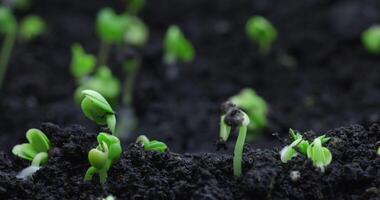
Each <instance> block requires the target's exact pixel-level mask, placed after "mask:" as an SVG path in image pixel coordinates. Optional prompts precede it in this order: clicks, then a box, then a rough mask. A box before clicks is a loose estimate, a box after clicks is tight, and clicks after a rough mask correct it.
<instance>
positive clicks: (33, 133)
mask: <svg viewBox="0 0 380 200" xmlns="http://www.w3.org/2000/svg"><path fill="white" fill-rule="evenodd" d="M26 139H27V140H28V142H29V143H24V144H19V145H16V146H14V147H13V149H12V153H13V154H14V155H16V156H18V157H20V158H22V159H25V160H29V161H32V163H31V165H30V166H29V167H27V168H25V169H23V170H22V171H21V172H20V173H19V174H18V175H17V178H20V179H27V178H28V177H30V176H31V175H32V174H34V173H35V172H36V171H37V170H39V169H40V167H41V165H44V164H46V162H47V160H48V151H49V149H50V148H51V143H50V141H49V139H48V138H47V137H46V135H45V134H44V133H43V132H42V131H40V130H38V129H29V130H28V131H27V132H26Z"/></svg>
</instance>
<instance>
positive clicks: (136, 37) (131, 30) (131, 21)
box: [124, 15, 149, 47]
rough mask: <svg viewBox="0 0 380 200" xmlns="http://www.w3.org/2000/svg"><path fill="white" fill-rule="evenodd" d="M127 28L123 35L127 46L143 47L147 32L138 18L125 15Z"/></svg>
mask: <svg viewBox="0 0 380 200" xmlns="http://www.w3.org/2000/svg"><path fill="white" fill-rule="evenodd" d="M125 18H126V20H127V22H128V23H127V27H126V30H125V34H124V41H125V43H126V44H127V45H133V46H137V47H143V46H144V45H145V44H146V42H147V41H148V38H149V30H148V27H147V26H146V25H145V23H144V22H143V21H141V20H140V19H139V18H137V17H134V16H130V15H125Z"/></svg>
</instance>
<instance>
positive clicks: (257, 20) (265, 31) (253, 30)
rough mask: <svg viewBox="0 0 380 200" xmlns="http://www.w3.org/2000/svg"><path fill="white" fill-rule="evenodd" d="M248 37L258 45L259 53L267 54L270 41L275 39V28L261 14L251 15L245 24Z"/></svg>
mask: <svg viewBox="0 0 380 200" xmlns="http://www.w3.org/2000/svg"><path fill="white" fill-rule="evenodd" d="M245 31H246V34H247V36H248V38H249V39H250V40H251V41H252V42H255V43H257V44H258V45H259V51H260V53H261V54H267V53H268V52H269V51H270V49H271V45H272V43H273V42H274V41H275V40H276V39H277V30H276V29H275V28H274V27H273V25H272V24H271V23H270V22H269V21H268V20H267V19H265V18H264V17H262V16H253V17H251V18H249V19H248V21H247V24H246V26H245Z"/></svg>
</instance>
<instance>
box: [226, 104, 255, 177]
mask: <svg viewBox="0 0 380 200" xmlns="http://www.w3.org/2000/svg"><path fill="white" fill-rule="evenodd" d="M222 110H223V112H224V114H223V116H222V121H221V127H220V135H219V137H220V139H221V140H222V141H223V142H226V141H227V140H228V137H229V135H230V132H231V131H233V130H235V129H238V130H239V135H238V138H237V140H236V144H235V150H234V159H233V171H234V176H235V177H240V176H241V174H242V167H241V163H242V159H243V148H244V142H245V137H246V135H247V127H248V125H249V117H248V115H247V114H245V113H244V112H243V111H242V110H240V109H238V108H237V107H236V106H235V105H234V104H232V103H231V102H225V103H224V104H223V106H222Z"/></svg>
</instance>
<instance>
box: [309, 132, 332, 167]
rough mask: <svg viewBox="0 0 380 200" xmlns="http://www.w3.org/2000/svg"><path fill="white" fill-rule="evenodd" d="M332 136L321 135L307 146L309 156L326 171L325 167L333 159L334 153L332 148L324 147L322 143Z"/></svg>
mask: <svg viewBox="0 0 380 200" xmlns="http://www.w3.org/2000/svg"><path fill="white" fill-rule="evenodd" d="M329 139H330V138H327V137H326V136H325V135H322V136H319V137H317V138H315V139H314V141H313V142H312V143H311V144H310V145H309V147H308V148H307V157H308V158H309V159H310V160H311V161H313V165H314V166H315V167H318V168H320V169H321V171H322V172H324V171H325V167H326V166H328V165H329V164H330V163H331V161H332V154H331V152H330V150H329V149H328V148H326V147H323V146H322V144H323V143H325V142H327V141H328V140H329Z"/></svg>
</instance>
